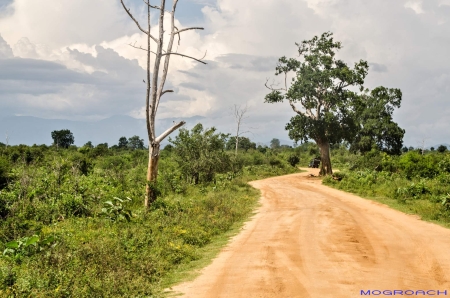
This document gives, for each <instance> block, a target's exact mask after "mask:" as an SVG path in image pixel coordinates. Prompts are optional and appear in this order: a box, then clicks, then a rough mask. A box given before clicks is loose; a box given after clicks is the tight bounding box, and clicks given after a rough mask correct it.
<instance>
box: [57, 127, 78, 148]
mask: <svg viewBox="0 0 450 298" xmlns="http://www.w3.org/2000/svg"><path fill="white" fill-rule="evenodd" d="M52 139H53V145H55V146H56V147H62V148H69V146H70V145H72V144H73V143H74V142H75V138H74V137H73V134H72V132H70V130H68V129H62V130H54V131H52Z"/></svg>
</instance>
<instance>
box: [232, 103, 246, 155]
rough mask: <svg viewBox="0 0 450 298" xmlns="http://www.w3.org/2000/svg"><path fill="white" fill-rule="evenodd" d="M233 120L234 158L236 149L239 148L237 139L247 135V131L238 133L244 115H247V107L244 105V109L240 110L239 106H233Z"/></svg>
mask: <svg viewBox="0 0 450 298" xmlns="http://www.w3.org/2000/svg"><path fill="white" fill-rule="evenodd" d="M233 112H234V119H235V121H236V135H235V140H236V153H235V154H236V156H237V153H238V147H239V137H240V136H241V135H243V134H245V133H248V132H249V131H240V130H241V125H242V121H243V120H244V119H245V118H246V117H245V113H247V105H245V107H244V108H242V109H241V106H238V105H234V111H233Z"/></svg>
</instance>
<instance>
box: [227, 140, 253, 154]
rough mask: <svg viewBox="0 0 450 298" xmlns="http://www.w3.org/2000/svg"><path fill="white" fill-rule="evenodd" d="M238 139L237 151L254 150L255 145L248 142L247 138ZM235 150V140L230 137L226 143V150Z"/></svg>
mask: <svg viewBox="0 0 450 298" xmlns="http://www.w3.org/2000/svg"><path fill="white" fill-rule="evenodd" d="M238 139H239V149H243V150H245V151H247V150H248V149H256V143H253V142H252V141H250V139H249V138H246V137H238ZM232 149H236V138H235V137H231V138H229V139H228V142H227V150H232Z"/></svg>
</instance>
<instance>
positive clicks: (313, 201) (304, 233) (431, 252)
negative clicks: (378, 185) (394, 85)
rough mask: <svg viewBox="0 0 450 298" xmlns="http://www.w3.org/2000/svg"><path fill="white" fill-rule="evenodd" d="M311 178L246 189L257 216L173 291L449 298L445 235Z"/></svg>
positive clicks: (448, 237) (449, 247)
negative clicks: (256, 196) (256, 197)
mask: <svg viewBox="0 0 450 298" xmlns="http://www.w3.org/2000/svg"><path fill="white" fill-rule="evenodd" d="M312 171H314V173H315V174H317V170H316V169H314V170H309V172H307V173H301V174H293V175H288V176H282V177H275V178H269V179H264V180H259V181H253V182H251V183H250V184H251V185H252V186H253V187H255V188H258V189H260V190H261V193H262V197H261V200H260V202H261V207H259V208H258V210H257V213H256V215H255V216H253V217H252V219H251V220H250V221H249V222H247V223H246V224H245V226H244V228H243V230H242V231H241V232H240V233H239V234H238V235H237V236H235V237H234V238H233V239H232V240H231V241H230V243H229V244H228V245H227V246H226V247H225V248H224V249H223V250H222V251H221V252H220V254H219V255H218V256H217V258H216V259H214V260H213V262H212V263H211V264H210V265H209V266H207V267H206V268H204V269H203V270H202V271H201V274H200V276H198V277H197V278H196V279H195V280H193V281H191V282H186V283H182V284H179V285H177V286H175V287H173V289H172V290H173V291H174V292H176V293H184V295H183V297H195V298H203V297H204V298H206V297H211V298H213V297H214V298H218V297H233V298H239V297H242V298H244V297H245V298H248V297H333V298H339V297H343V298H349V297H363V296H364V295H361V290H363V291H364V293H367V290H372V291H375V292H374V293H375V294H378V292H377V291H388V290H391V291H394V290H397V291H400V290H403V291H405V290H412V291H420V290H423V291H430V292H428V294H433V293H434V294H439V293H442V294H440V295H439V296H443V291H444V290H447V295H448V296H450V230H448V229H445V228H443V227H440V226H438V225H435V224H432V223H428V222H424V221H421V220H420V219H418V218H417V217H415V216H411V215H407V214H404V213H401V212H399V211H396V210H393V209H390V208H388V207H386V206H385V205H382V204H379V203H376V202H373V201H369V200H365V199H362V198H360V197H358V196H355V195H352V194H348V193H345V192H343V191H339V190H335V189H332V188H329V187H327V186H324V185H322V184H321V181H320V180H319V179H317V178H309V177H307V175H308V174H309V173H311V172H312ZM433 290H434V291H440V292H433ZM387 293H389V292H387ZM396 293H397V294H399V293H400V292H396ZM408 293H411V292H408ZM418 293H421V292H418ZM371 296H373V295H371ZM419 296H422V297H424V295H419ZM427 296H428V295H427Z"/></svg>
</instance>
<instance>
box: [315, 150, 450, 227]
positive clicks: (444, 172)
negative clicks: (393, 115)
mask: <svg viewBox="0 0 450 298" xmlns="http://www.w3.org/2000/svg"><path fill="white" fill-rule="evenodd" d="M410 149H411V150H408V149H406V148H404V150H403V153H402V154H401V155H398V156H397V155H388V154H386V153H384V152H380V151H377V150H372V151H370V152H367V153H366V154H364V155H355V154H350V153H349V152H348V151H347V149H346V148H344V147H341V148H335V149H334V150H332V151H333V152H332V159H333V162H334V167H335V168H337V169H340V170H341V171H340V172H335V174H334V178H333V177H327V178H325V179H324V183H325V184H327V185H330V186H333V187H336V188H339V189H342V190H346V191H350V192H353V193H356V194H359V195H362V196H365V197H370V198H374V199H376V200H378V201H381V202H383V203H386V204H388V205H390V206H393V207H395V208H397V209H399V210H401V211H405V212H407V213H413V214H417V215H420V216H421V218H423V219H426V220H431V221H436V222H438V223H441V224H444V225H447V226H448V224H449V223H450V184H449V183H450V153H449V152H448V151H447V150H446V148H444V147H442V148H440V149H441V150H439V151H436V150H433V151H429V150H425V151H424V152H422V150H420V149H415V150H414V149H413V148H410ZM339 179H341V180H340V181H339Z"/></svg>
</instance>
